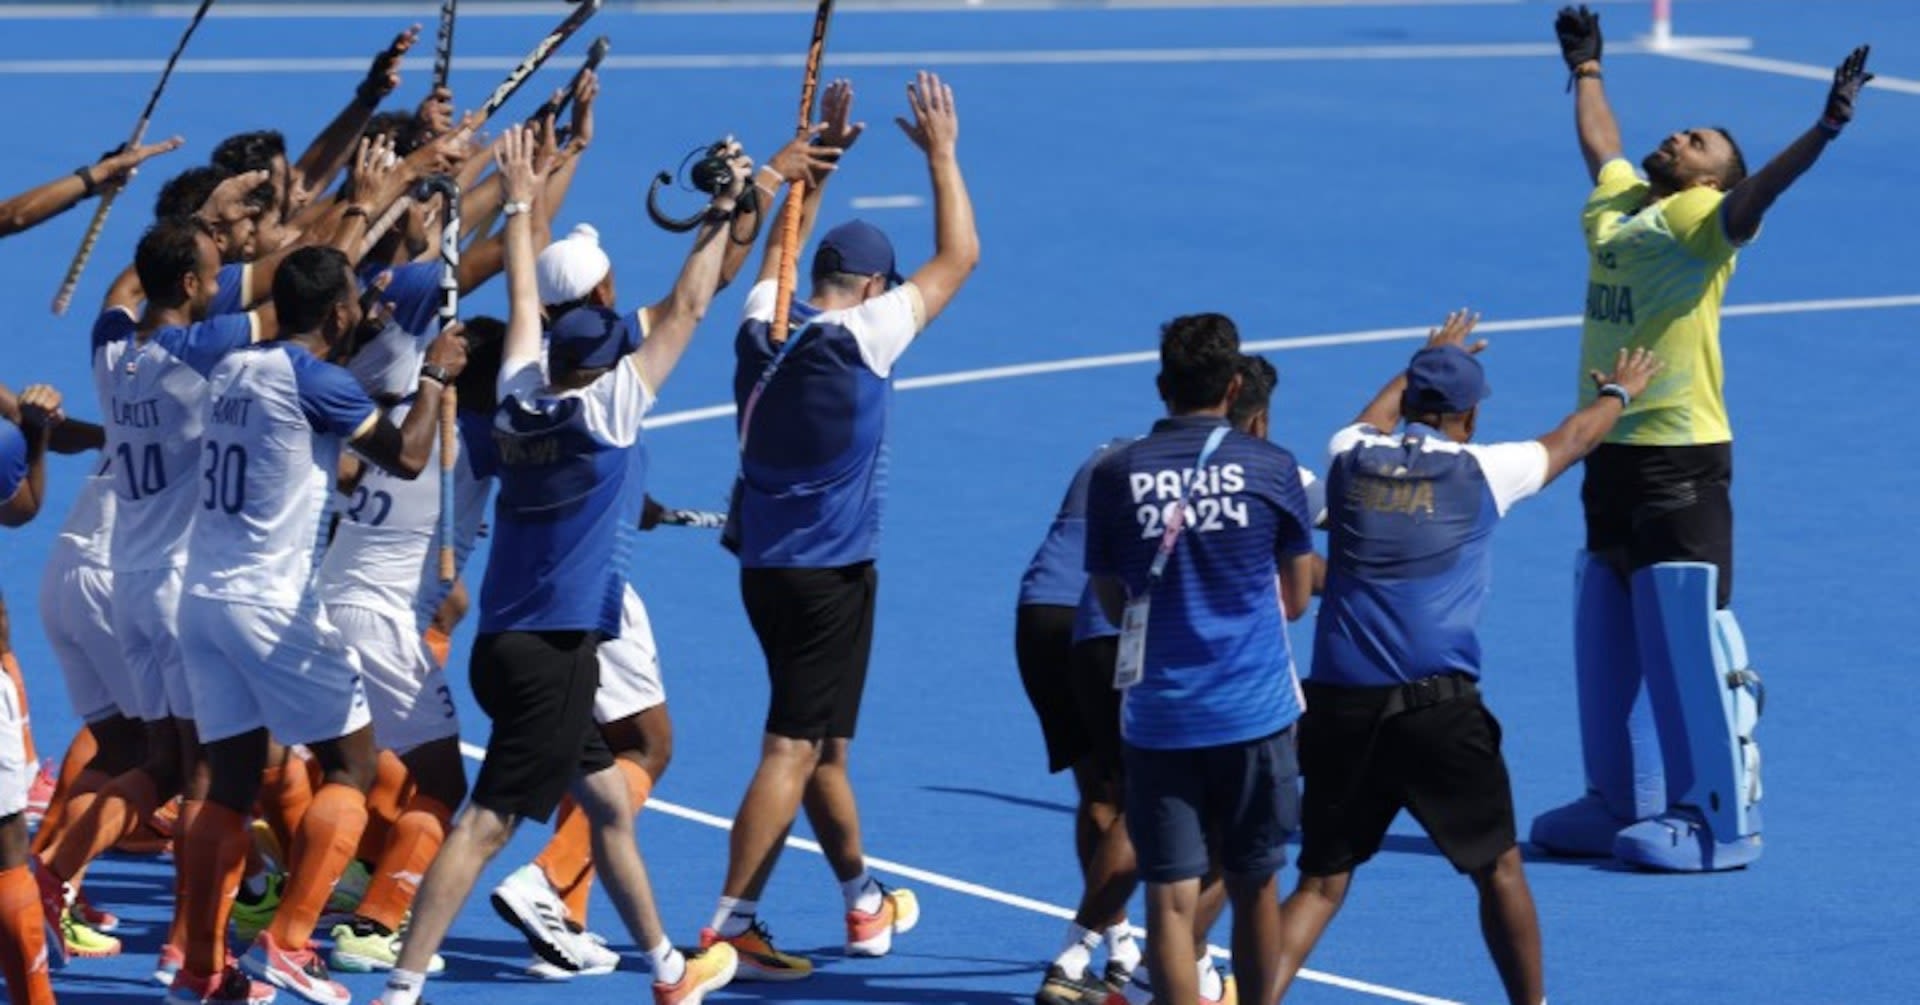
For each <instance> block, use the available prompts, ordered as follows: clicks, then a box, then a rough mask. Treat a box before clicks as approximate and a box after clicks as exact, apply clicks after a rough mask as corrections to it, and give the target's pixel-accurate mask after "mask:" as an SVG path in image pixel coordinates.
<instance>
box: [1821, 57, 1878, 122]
mask: <svg viewBox="0 0 1920 1005" xmlns="http://www.w3.org/2000/svg"><path fill="white" fill-rule="evenodd" d="M1872 51H1873V46H1870V45H1863V46H1861V47H1860V48H1858V49H1855V50H1853V52H1851V53H1849V54H1848V55H1847V58H1846V59H1845V60H1843V61H1842V62H1841V63H1840V65H1839V67H1838V68H1836V69H1835V70H1834V71H1833V89H1832V90H1829V91H1828V92H1827V111H1826V114H1825V115H1823V116H1822V117H1821V119H1820V125H1821V127H1822V128H1824V129H1825V130H1826V131H1827V132H1828V133H1829V134H1830V135H1834V136H1838V135H1839V134H1840V130H1842V129H1845V128H1846V127H1847V123H1849V122H1852V121H1853V99H1855V98H1857V97H1859V96H1860V89H1861V88H1863V87H1865V86H1867V83H1868V81H1871V80H1872V79H1873V74H1871V73H1868V72H1867V54H1868V53H1869V52H1872Z"/></svg>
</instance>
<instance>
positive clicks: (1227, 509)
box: [1135, 496, 1248, 539]
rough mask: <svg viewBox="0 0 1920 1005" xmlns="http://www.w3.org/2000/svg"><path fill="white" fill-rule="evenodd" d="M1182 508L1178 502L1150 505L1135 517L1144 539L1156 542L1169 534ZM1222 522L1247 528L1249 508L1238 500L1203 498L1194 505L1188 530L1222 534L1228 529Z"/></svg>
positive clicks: (1230, 498) (1233, 497)
mask: <svg viewBox="0 0 1920 1005" xmlns="http://www.w3.org/2000/svg"><path fill="white" fill-rule="evenodd" d="M1179 508H1180V503H1179V501H1178V500H1176V501H1174V502H1170V503H1167V504H1166V505H1165V506H1156V505H1154V504H1153V503H1147V504H1146V505H1144V506H1142V507H1140V510H1139V512H1138V513H1136V514H1135V517H1136V519H1138V520H1139V521H1140V536H1141V537H1142V538H1144V539H1152V538H1156V537H1159V536H1160V535H1162V534H1164V533H1166V530H1167V524H1168V523H1169V522H1170V521H1171V520H1172V519H1173V514H1174V512H1175V511H1176V510H1178V509H1179ZM1222 518H1225V519H1226V520H1231V521H1233V522H1234V523H1236V524H1239V525H1240V526H1242V527H1245V526H1247V524H1248V516H1247V504H1246V503H1244V502H1242V501H1240V499H1239V498H1238V497H1235V496H1218V497H1216V496H1203V497H1201V498H1199V499H1195V500H1194V501H1193V512H1192V513H1190V514H1188V516H1187V529H1189V530H1193V531H1209V530H1220V529H1222V528H1224V527H1225V526H1226V524H1225V523H1224V522H1222Z"/></svg>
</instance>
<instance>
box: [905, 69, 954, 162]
mask: <svg viewBox="0 0 1920 1005" xmlns="http://www.w3.org/2000/svg"><path fill="white" fill-rule="evenodd" d="M907 106H908V107H909V108H911V109H912V110H913V121H912V122H908V121H907V120H906V119H904V118H895V119H894V120H893V121H894V122H896V123H898V124H899V126H900V131H901V132H904V133H906V134H907V139H909V140H912V141H913V145H914V146H916V147H919V148H920V149H921V151H922V152H924V153H925V154H926V155H927V156H929V157H934V156H940V155H947V156H951V155H952V154H953V150H954V146H955V144H956V143H957V142H958V141H959V138H960V114H959V112H958V111H956V110H955V109H954V106H953V88H952V87H950V86H948V85H946V84H944V83H941V81H940V77H939V75H938V74H935V73H930V72H928V71H926V70H921V71H920V73H919V75H918V76H916V77H915V78H914V80H913V82H912V83H910V84H908V85H907Z"/></svg>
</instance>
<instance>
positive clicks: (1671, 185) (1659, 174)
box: [1640, 150, 1681, 190]
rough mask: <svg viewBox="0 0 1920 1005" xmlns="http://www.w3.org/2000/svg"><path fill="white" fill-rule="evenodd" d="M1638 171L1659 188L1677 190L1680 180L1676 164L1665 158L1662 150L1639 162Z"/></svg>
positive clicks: (1667, 157)
mask: <svg viewBox="0 0 1920 1005" xmlns="http://www.w3.org/2000/svg"><path fill="white" fill-rule="evenodd" d="M1640 169H1641V170H1642V171H1645V172H1646V173H1647V180H1648V181H1650V182H1652V183H1653V184H1655V185H1658V186H1660V187H1661V188H1667V189H1674V190H1678V189H1679V188H1680V183H1681V178H1680V172H1679V170H1678V169H1677V165H1676V162H1675V161H1674V159H1673V158H1672V157H1669V156H1667V153H1666V151H1664V150H1655V151H1654V152H1652V153H1650V154H1648V155H1647V156H1646V158H1645V159H1644V160H1642V161H1641V162H1640Z"/></svg>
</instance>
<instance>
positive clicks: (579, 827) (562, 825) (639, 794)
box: [534, 757, 653, 928]
mask: <svg viewBox="0 0 1920 1005" xmlns="http://www.w3.org/2000/svg"><path fill="white" fill-rule="evenodd" d="M613 763H614V766H615V767H617V768H619V769H620V774H621V776H622V777H624V778H625V779H626V780H627V801H628V804H629V805H631V806H632V807H633V810H634V812H635V813H638V812H640V808H641V807H642V806H645V805H646V804H647V797H648V796H651V795H652V794H653V776H652V775H649V774H647V769H645V768H643V767H641V766H640V765H638V764H636V763H634V762H633V761H630V760H628V759H627V758H624V757H616V758H614V760H613ZM561 813H562V816H561V818H560V821H559V823H557V824H556V825H555V826H554V831H553V840H551V841H549V842H548V843H547V848H546V850H544V851H542V852H541V853H540V857H539V858H536V859H534V863H535V864H536V865H539V866H540V871H542V872H544V873H546V874H547V882H549V883H551V884H553V888H554V889H555V890H558V891H559V892H560V900H561V901H562V902H563V903H565V904H566V905H567V915H568V917H570V918H572V919H573V923H574V924H576V925H579V926H580V927H582V928H585V927H587V900H588V898H589V897H591V896H592V894H593V835H592V827H591V825H589V824H588V822H587V815H586V814H585V813H583V812H581V811H580V808H579V807H577V806H575V805H573V803H572V802H571V801H568V802H567V804H566V806H565V808H564V809H562V811H561ZM576 856H577V857H576Z"/></svg>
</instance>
